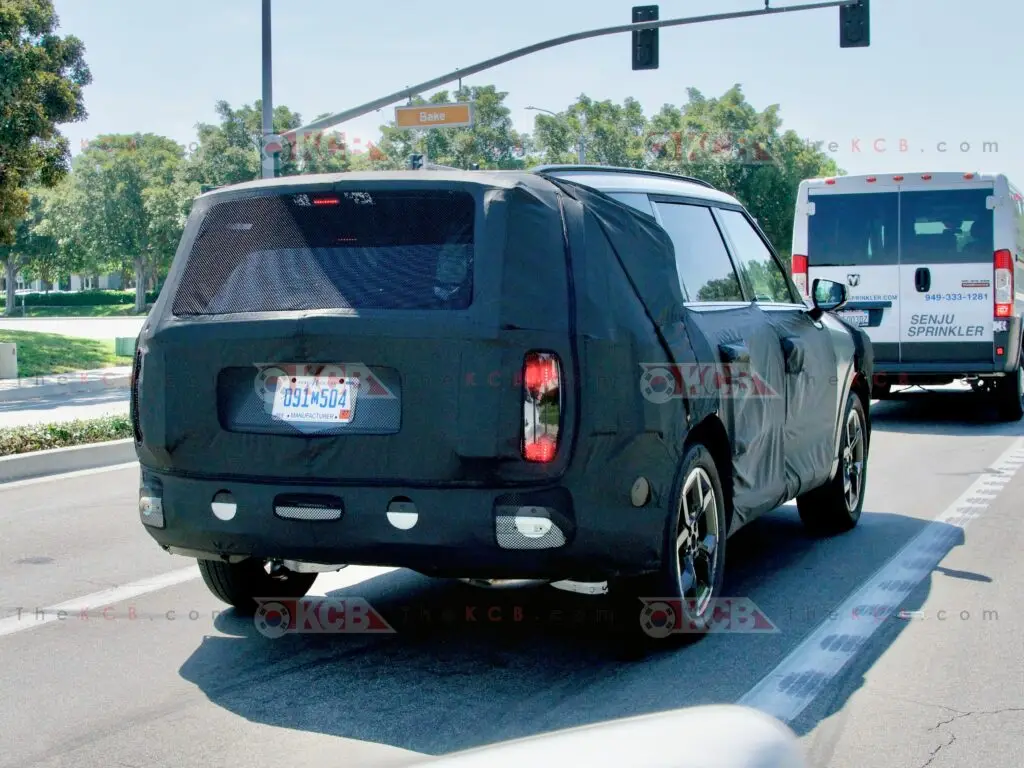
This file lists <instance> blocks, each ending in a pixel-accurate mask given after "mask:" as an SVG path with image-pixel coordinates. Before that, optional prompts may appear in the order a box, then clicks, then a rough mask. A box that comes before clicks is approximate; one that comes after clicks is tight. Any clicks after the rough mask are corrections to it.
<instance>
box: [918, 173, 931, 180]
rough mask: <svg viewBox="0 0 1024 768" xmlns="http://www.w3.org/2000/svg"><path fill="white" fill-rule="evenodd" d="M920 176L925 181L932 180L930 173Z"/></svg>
mask: <svg viewBox="0 0 1024 768" xmlns="http://www.w3.org/2000/svg"><path fill="white" fill-rule="evenodd" d="M921 178H922V179H924V180H925V181H931V180H932V175H931V174H930V173H926V174H925V175H924V176H922V177H921Z"/></svg>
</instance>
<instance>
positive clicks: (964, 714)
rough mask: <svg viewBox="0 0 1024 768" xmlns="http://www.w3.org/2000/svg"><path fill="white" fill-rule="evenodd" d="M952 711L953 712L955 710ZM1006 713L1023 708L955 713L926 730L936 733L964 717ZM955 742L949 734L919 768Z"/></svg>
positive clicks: (954, 737)
mask: <svg viewBox="0 0 1024 768" xmlns="http://www.w3.org/2000/svg"><path fill="white" fill-rule="evenodd" d="M953 711H954V712H955V711H956V710H953ZM1007 712H1024V707H1004V708H1002V709H992V710H978V711H976V712H956V714H954V715H953V716H952V717H951V718H949V719H947V720H940V721H939V722H937V723H936V724H935V725H933V726H932V727H931V728H929V729H928V730H929V731H937V730H939V728H942V727H943V726H946V725H949V724H950V723H953V722H956V721H957V720H962V719H963V718H965V717H974V716H976V715H1003V714H1006V713H1007ZM955 741H956V734H955V733H950V734H949V741H947V742H946V743H945V744H939V746H937V747H936V748H935V749H933V750H932V751H931V753H930V754H929V755H928V759H927V760H925V761H924V763H922V764H921V766H920V768H927V767H928V766H929V765H931V764H932V763H933V762H934V761H935V758H936V757H938V756H939V752H941V751H942V750H943V749H945V748H946V747H950V746H952V745H953V743H954V742H955Z"/></svg>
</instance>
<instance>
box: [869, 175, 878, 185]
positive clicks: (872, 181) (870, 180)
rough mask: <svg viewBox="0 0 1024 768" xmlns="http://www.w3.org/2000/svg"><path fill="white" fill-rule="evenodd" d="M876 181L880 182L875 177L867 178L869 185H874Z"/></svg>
mask: <svg viewBox="0 0 1024 768" xmlns="http://www.w3.org/2000/svg"><path fill="white" fill-rule="evenodd" d="M876 181H878V178H877V177H875V176H868V178H867V182H868V184H874V183H875V182H876Z"/></svg>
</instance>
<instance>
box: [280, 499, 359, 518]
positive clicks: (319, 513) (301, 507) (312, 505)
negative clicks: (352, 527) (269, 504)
mask: <svg viewBox="0 0 1024 768" xmlns="http://www.w3.org/2000/svg"><path fill="white" fill-rule="evenodd" d="M343 512H344V507H343V505H342V503H341V499H339V498H338V497H336V496H278V497H277V498H276V499H274V514H275V515H276V516H277V517H280V518H283V519H284V520H313V521H324V520H340V519H341V515H342V513H343Z"/></svg>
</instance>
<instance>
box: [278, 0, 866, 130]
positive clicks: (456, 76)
mask: <svg viewBox="0 0 1024 768" xmlns="http://www.w3.org/2000/svg"><path fill="white" fill-rule="evenodd" d="M860 2H861V0H830V1H829V2H817V3H804V4H801V5H790V6H786V7H782V8H769V7H765V8H763V9H759V10H756V11H734V12H732V13H716V14H712V15H709V16H694V17H690V18H682V19H665V20H663V21H646V22H640V23H631V24H620V25H618V26H614V27H603V28H601V29H591V30H588V31H586V32H576V33H574V34H571V35H563V36H561V37H556V38H552V39H551V40H545V41H544V42H541V43H535V44H534V45H528V46H526V47H525V48H518V49H516V50H514V51H510V52H509V53H506V54H503V55H501V56H495V57H494V58H491V59H487V60H486V61H481V62H480V63H479V64H473V65H472V66H469V67H460V68H459V69H457V70H455V71H454V72H449V73H447V74H444V75H441V76H440V77H435V78H433V79H431V80H427V81H426V82H423V83H419V84H417V85H413V86H410V87H408V88H403V89H402V90H401V91H395V92H394V93H391V94H388V95H387V96H382V97H380V98H379V99H374V100H373V101H370V102H367V103H366V104H362V105H360V106H358V107H353V108H352V109H347V110H345V111H344V112H338V113H337V114H333V115H328V116H327V117H323V118H321V119H319V120H315V121H313V122H312V123H309V124H308V125H304V126H302V127H301V128H295V129H293V130H290V131H288V132H287V133H285V134H284V139H285V141H286V142H288V144H290V145H291V146H292V148H293V150H294V149H295V148H296V144H297V143H298V144H301V142H302V140H303V139H304V137H306V136H308V135H309V134H316V133H317V132H320V131H323V130H324V129H327V128H331V127H333V126H335V125H338V124H339V123H344V122H347V121H348V120H354V119H355V118H357V117H362V116H363V115H367V114H369V113H370V112H376V111H377V110H378V109H381V108H383V107H386V106H389V105H390V104H394V103H396V102H399V101H403V100H405V99H410V98H412V97H413V96H416V95H417V94H419V93H422V92H423V91H429V90H432V89H434V88H439V87H441V86H442V85H447V84H448V83H453V82H455V81H457V80H461V79H464V78H466V77H469V76H471V75H475V74H477V73H479V72H484V71H486V70H488V69H493V68H494V67H497V66H499V65H501V64H506V63H508V62H510V61H514V60H516V59H521V58H523V57H524V56H529V55H530V54H533V53H538V52H540V51H546V50H548V49H549V48H557V47H558V46H561V45H566V44H568V43H575V42H577V41H579V40H589V39H591V38H595V37H606V36H608V35H620V34H625V33H627V32H629V33H631V34H632V33H634V32H642V31H644V30H648V29H662V28H664V27H681V26H685V25H689V24H705V23H708V22H712V21H725V20H728V19H748V18H753V17H756V16H773V15H777V14H781V13H798V12H801V11H817V10H821V9H824V8H845V7H847V6H854V5H858V4H859V3H860ZM766 6H767V4H766Z"/></svg>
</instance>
